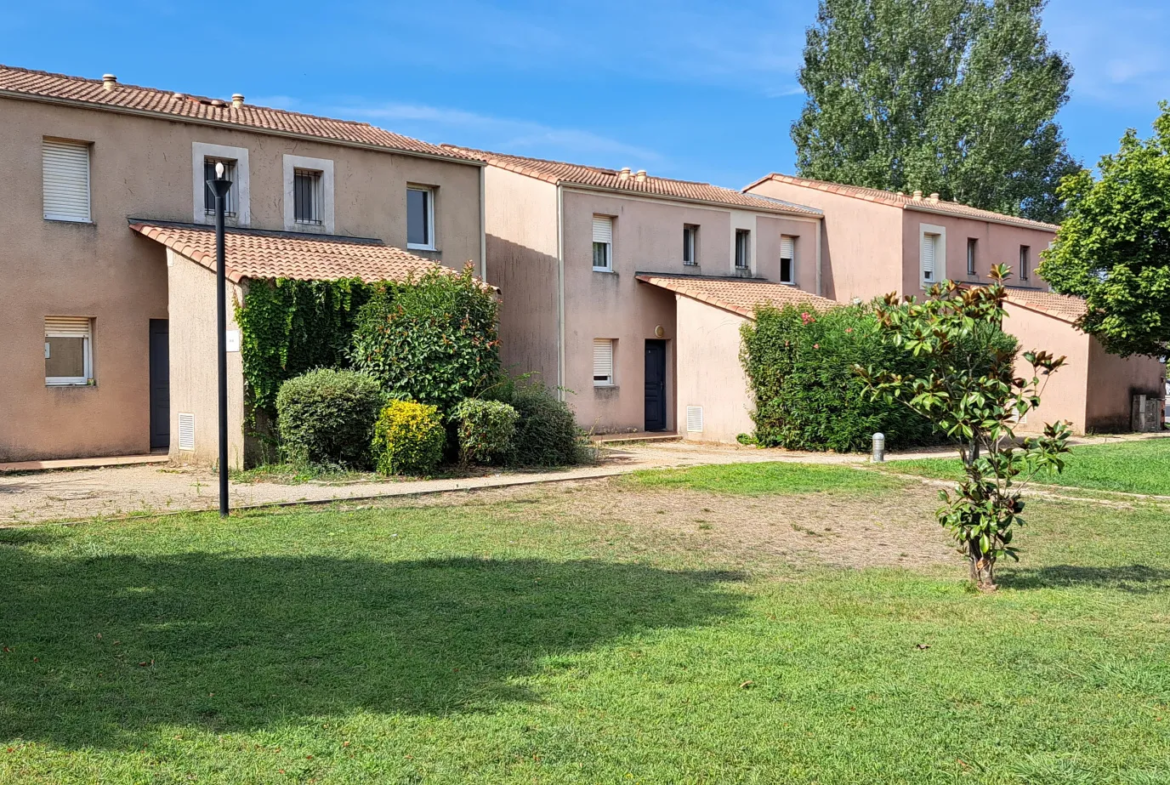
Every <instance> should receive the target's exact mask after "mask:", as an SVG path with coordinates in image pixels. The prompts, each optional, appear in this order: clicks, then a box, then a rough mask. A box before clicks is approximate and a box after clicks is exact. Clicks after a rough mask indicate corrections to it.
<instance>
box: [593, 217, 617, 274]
mask: <svg viewBox="0 0 1170 785" xmlns="http://www.w3.org/2000/svg"><path fill="white" fill-rule="evenodd" d="M593 269H594V270H597V271H598V272H607V273H608V272H612V271H613V219H612V218H610V217H609V216H608V215H595V216H593Z"/></svg>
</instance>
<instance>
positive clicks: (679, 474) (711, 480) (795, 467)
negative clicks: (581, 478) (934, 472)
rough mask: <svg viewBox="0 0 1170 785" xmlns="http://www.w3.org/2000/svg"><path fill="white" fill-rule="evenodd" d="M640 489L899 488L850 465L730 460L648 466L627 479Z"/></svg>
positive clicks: (803, 491)
mask: <svg viewBox="0 0 1170 785" xmlns="http://www.w3.org/2000/svg"><path fill="white" fill-rule="evenodd" d="M626 481H627V483H628V484H630V485H633V486H636V487H642V488H686V489H688V490H692V491H709V492H711V493H733V494H745V495H749V496H757V495H764V494H806V493H819V492H823V491H850V492H854V493H873V492H881V491H888V490H892V489H894V488H899V487H901V485H902V483H900V482H898V481H897V480H895V479H894V478H891V477H885V476H883V475H880V474H873V473H871V472H863V471H859V470H858V469H854V468H850V467H849V466H834V465H820V464H810V463H782V462H778V461H777V462H768V463H732V464H726V465H721V466H696V467H695V468H693V469H650V470H646V471H640V472H635V473H634V474H631V475H629V476H628V477H627V478H626Z"/></svg>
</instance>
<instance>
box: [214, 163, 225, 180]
mask: <svg viewBox="0 0 1170 785" xmlns="http://www.w3.org/2000/svg"><path fill="white" fill-rule="evenodd" d="M215 176H216V178H217V179H220V180H222V179H223V161H219V162H217V163H216V164H215Z"/></svg>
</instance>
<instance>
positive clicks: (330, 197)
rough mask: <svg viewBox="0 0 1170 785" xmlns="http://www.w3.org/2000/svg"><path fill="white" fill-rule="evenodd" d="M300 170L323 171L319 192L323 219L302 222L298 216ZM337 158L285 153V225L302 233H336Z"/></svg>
mask: <svg viewBox="0 0 1170 785" xmlns="http://www.w3.org/2000/svg"><path fill="white" fill-rule="evenodd" d="M297 170H302V171H307V172H319V173H320V179H319V186H318V194H317V195H318V196H319V198H320V208H319V210H318V213H317V215H318V217H319V218H320V223H301V222H300V221H297V219H296V173H297ZM334 202H335V199H334V178H333V161H332V160H330V159H328V158H309V157H307V156H303V155H288V154H287V153H286V154H285V155H284V229H285V231H286V232H298V233H301V234H333V230H334Z"/></svg>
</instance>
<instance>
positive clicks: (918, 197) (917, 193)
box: [911, 191, 922, 202]
mask: <svg viewBox="0 0 1170 785" xmlns="http://www.w3.org/2000/svg"><path fill="white" fill-rule="evenodd" d="M911 198H912V199H913V200H914V201H916V202H921V201H922V191H915V192H914V196H912V197H911Z"/></svg>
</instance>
